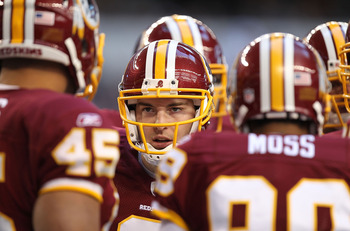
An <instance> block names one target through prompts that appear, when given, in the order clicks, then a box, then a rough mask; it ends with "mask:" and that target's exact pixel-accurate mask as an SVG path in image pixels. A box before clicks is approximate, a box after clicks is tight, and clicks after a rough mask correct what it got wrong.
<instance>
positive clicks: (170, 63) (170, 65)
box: [166, 40, 178, 79]
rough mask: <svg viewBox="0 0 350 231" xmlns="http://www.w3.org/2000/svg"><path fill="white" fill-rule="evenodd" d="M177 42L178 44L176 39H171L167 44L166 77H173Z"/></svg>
mask: <svg viewBox="0 0 350 231" xmlns="http://www.w3.org/2000/svg"><path fill="white" fill-rule="evenodd" d="M177 44H178V42H177V41H174V40H171V41H170V43H169V45H168V57H167V67H166V73H167V76H166V79H175V60H176V50H177Z"/></svg>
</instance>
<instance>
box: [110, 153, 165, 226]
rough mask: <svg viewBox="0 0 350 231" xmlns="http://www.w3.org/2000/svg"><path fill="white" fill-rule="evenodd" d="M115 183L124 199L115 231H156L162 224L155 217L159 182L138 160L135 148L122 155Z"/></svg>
mask: <svg viewBox="0 0 350 231" xmlns="http://www.w3.org/2000/svg"><path fill="white" fill-rule="evenodd" d="M114 183H115V185H116V187H117V189H118V193H119V196H120V204H119V210H118V216H117V218H116V220H115V221H114V222H113V224H112V227H111V230H113V231H116V230H118V231H140V230H142V231H155V230H157V229H158V228H159V224H160V221H159V219H158V218H156V217H155V216H154V215H152V214H151V210H152V208H151V203H152V201H153V200H154V198H155V196H154V193H153V189H154V186H155V179H154V178H153V177H151V176H149V175H148V173H147V172H146V171H145V170H144V169H143V167H142V165H141V164H140V163H139V160H138V152H137V151H136V150H134V149H132V148H131V147H130V148H129V150H128V151H123V152H121V156H120V160H119V162H118V165H117V171H116V174H115V178H114Z"/></svg>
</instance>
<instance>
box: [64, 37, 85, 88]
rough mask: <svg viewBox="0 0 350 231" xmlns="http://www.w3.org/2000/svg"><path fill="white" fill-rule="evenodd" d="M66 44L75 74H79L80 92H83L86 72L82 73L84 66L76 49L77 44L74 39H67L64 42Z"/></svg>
mask: <svg viewBox="0 0 350 231" xmlns="http://www.w3.org/2000/svg"><path fill="white" fill-rule="evenodd" d="M64 44H65V45H66V47H67V49H68V52H69V54H70V57H71V60H72V64H73V66H74V68H75V72H76V73H77V79H78V84H79V90H82V89H84V88H85V87H86V83H85V79H84V72H83V71H82V64H81V61H80V60H79V58H78V55H77V48H76V47H75V44H74V42H73V39H72V38H67V39H66V40H65V41H64Z"/></svg>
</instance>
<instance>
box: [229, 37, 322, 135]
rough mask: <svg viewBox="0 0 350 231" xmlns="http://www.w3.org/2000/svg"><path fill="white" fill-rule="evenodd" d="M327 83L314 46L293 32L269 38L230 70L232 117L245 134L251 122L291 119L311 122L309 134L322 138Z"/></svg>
mask: <svg viewBox="0 0 350 231" xmlns="http://www.w3.org/2000/svg"><path fill="white" fill-rule="evenodd" d="M327 84H328V81H327V76H326V71H325V67H324V64H323V62H322V60H321V58H320V56H319V54H318V53H317V51H315V49H314V48H313V47H311V46H310V45H309V44H307V43H306V42H304V41H303V40H301V39H299V38H297V37H295V36H294V35H291V34H287V33H271V34H265V35H262V36H260V37H258V38H256V39H255V40H253V41H252V42H251V43H250V44H249V45H248V46H246V47H245V48H244V49H243V50H242V51H241V52H240V54H239V55H238V56H237V58H236V60H235V62H234V64H233V66H232V69H231V70H230V76H229V89H228V94H229V95H230V97H231V98H232V100H230V102H231V105H230V107H231V115H232V116H233V118H234V120H235V125H236V126H237V128H238V129H239V130H240V131H242V132H245V133H247V132H249V126H248V124H247V121H250V120H264V119H291V120H301V121H311V122H313V123H310V124H312V126H313V127H312V128H311V127H310V131H312V133H319V134H321V133H322V126H323V122H324V116H323V110H324V107H325V104H326V100H327V95H328V94H327Z"/></svg>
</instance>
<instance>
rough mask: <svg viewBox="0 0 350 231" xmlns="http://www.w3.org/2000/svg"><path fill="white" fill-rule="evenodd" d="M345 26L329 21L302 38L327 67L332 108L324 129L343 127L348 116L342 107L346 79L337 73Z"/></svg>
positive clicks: (344, 24)
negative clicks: (330, 86)
mask: <svg viewBox="0 0 350 231" xmlns="http://www.w3.org/2000/svg"><path fill="white" fill-rule="evenodd" d="M347 28H348V23H345V22H335V21H330V22H327V23H323V24H320V25H318V26H317V27H315V28H314V29H312V30H311V31H310V33H309V34H308V35H307V36H306V37H305V38H304V40H305V41H306V42H308V43H309V44H310V45H311V46H313V47H314V48H315V49H316V50H317V51H318V53H319V54H320V56H321V58H322V60H323V62H324V64H325V66H326V69H327V77H328V80H329V81H330V82H331V84H332V91H331V92H330V95H331V102H332V107H333V110H332V111H331V112H330V113H329V116H328V117H329V118H328V120H327V121H326V123H325V124H324V129H325V130H326V131H327V130H329V129H336V128H341V127H343V126H344V125H345V123H346V120H344V119H343V117H347V116H348V113H347V111H346V109H345V107H344V99H346V96H345V94H344V92H343V83H346V82H347V81H346V80H345V81H343V80H342V78H341V76H340V75H339V64H340V61H339V54H340V50H341V47H343V46H344V44H345V33H346V30H347ZM344 112H345V113H344Z"/></svg>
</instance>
